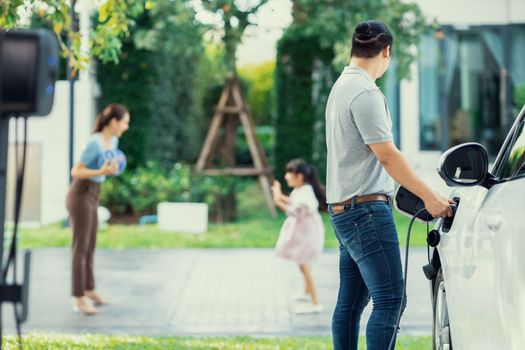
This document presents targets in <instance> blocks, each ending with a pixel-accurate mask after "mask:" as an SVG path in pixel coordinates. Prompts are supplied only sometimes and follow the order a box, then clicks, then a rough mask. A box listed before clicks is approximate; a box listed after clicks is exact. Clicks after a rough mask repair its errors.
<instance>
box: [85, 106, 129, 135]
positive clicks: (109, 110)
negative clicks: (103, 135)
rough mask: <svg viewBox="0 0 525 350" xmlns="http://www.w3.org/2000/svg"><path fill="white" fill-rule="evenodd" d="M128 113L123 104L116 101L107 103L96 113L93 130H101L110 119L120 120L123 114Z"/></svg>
mask: <svg viewBox="0 0 525 350" xmlns="http://www.w3.org/2000/svg"><path fill="white" fill-rule="evenodd" d="M128 113H129V111H128V109H127V108H126V106H124V105H121V104H118V103H112V104H109V105H107V106H106V108H104V109H103V110H102V112H100V113H99V114H98V115H97V119H95V127H94V129H93V132H101V131H102V130H104V128H105V127H106V126H108V125H109V123H111V120H113V119H117V120H122V118H124V116H125V115H126V114H128Z"/></svg>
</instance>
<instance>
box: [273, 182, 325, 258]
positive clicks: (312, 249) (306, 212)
mask: <svg viewBox="0 0 525 350" xmlns="http://www.w3.org/2000/svg"><path fill="white" fill-rule="evenodd" d="M318 208H319V202H318V201H317V198H316V197H315V193H314V190H313V188H312V186H311V185H308V184H305V185H303V186H301V187H299V188H296V189H294V190H293V191H292V193H291V194H290V198H289V203H288V207H287V208H286V215H287V216H288V217H287V218H286V221H285V222H284V224H283V227H282V228H281V232H280V233H279V239H278V240H277V245H276V247H275V249H276V254H277V256H279V257H281V258H284V259H288V260H292V261H295V262H297V263H298V264H310V263H312V262H314V261H316V260H317V259H318V258H319V255H320V254H321V252H322V251H323V246H324V234H325V233H324V225H323V221H322V219H321V215H319V211H318Z"/></svg>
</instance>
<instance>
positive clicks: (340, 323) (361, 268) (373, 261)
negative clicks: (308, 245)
mask: <svg viewBox="0 0 525 350" xmlns="http://www.w3.org/2000/svg"><path fill="white" fill-rule="evenodd" d="M328 212H329V213H330V220H331V222H332V225H333V227H334V230H335V234H336V236H337V239H338V240H339V254H340V256H339V279H340V282H339V283H340V284H339V294H338V297H337V304H336V307H335V311H334V315H333V318H332V335H333V343H334V350H357V343H358V338H359V321H360V319H361V314H362V313H363V309H364V308H365V306H366V305H367V304H368V301H369V299H370V298H371V299H372V303H373V309H372V315H371V316H370V319H369V321H368V325H367V327H366V346H367V350H387V349H388V345H389V344H390V340H391V338H392V335H393V334H394V333H395V332H396V331H397V330H396V329H395V324H396V321H397V316H398V313H399V308H400V306H401V304H402V303H403V272H402V267H401V255H400V251H399V241H398V238H397V231H396V227H395V224H394V218H393V216H392V207H391V206H390V204H388V203H387V202H381V201H372V202H365V203H360V204H349V205H347V206H346V207H345V211H344V212H342V213H339V214H334V212H333V207H332V206H329V207H328Z"/></svg>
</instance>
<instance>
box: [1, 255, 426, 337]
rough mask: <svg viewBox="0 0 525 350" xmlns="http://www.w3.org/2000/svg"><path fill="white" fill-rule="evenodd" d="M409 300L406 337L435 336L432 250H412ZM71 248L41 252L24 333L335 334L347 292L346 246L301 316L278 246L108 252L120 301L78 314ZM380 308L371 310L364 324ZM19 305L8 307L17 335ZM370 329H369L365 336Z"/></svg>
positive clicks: (294, 282)
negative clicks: (343, 272)
mask: <svg viewBox="0 0 525 350" xmlns="http://www.w3.org/2000/svg"><path fill="white" fill-rule="evenodd" d="M410 254H411V255H410V263H409V267H410V269H409V280H408V282H409V288H408V306H407V309H406V311H405V315H404V317H403V319H402V326H401V333H402V334H408V335H429V334H430V332H431V321H432V310H431V306H430V296H429V287H428V282H427V280H426V279H425V277H424V276H423V273H422V272H421V266H422V265H423V264H425V262H426V250H425V249H413V250H412V251H411V252H410ZM69 259H70V252H69V249H64V248H57V249H38V250H34V251H33V266H32V275H31V287H30V313H29V320H28V321H27V322H26V323H25V324H24V325H23V327H22V330H23V332H24V333H29V332H37V333H43V332H45V333H74V334H79V333H98V334H128V335H149V336H180V335H210V336H215V335H257V336H264V335H283V336H291V335H311V336H313V335H327V336H329V335H330V322H331V315H332V311H333V308H334V305H335V300H336V297H337V288H338V251H337V250H329V251H326V252H325V253H324V255H323V256H322V259H321V261H320V262H318V263H317V264H316V265H314V276H315V279H316V283H317V286H318V290H319V296H320V301H321V302H322V303H323V304H324V306H325V310H324V312H322V313H320V314H317V315H295V314H294V312H293V310H294V308H295V306H297V304H296V303H294V302H291V301H290V300H289V296H290V295H291V294H293V293H294V292H297V291H300V290H301V288H302V280H301V276H300V273H299V271H298V268H297V267H296V266H295V265H294V264H293V263H290V262H288V261H284V260H281V259H279V258H277V257H275V255H274V253H273V250H271V249H170V250H168V249H161V250H142V249H134V250H121V251H119V250H99V251H97V253H96V258H95V259H96V260H95V264H96V279H97V289H98V290H99V291H100V293H101V294H102V295H103V296H104V297H105V298H106V299H108V301H110V302H111V305H109V306H105V307H103V308H101V309H100V311H101V313H100V314H99V315H96V316H91V317H88V316H84V315H81V314H76V313H73V311H72V301H71V297H70V295H69V292H70V275H69V274H70V272H69V271H70V260H69ZM370 309H371V303H370V305H369V306H368V307H367V310H366V314H365V317H364V318H363V325H364V324H366V320H367V319H368V316H369V313H370ZM13 319H14V317H13V312H12V307H11V306H10V305H6V306H5V307H4V310H3V322H4V325H5V326H6V328H5V331H7V334H13V333H14V327H13ZM364 330H365V326H363V327H362V329H361V331H362V332H364Z"/></svg>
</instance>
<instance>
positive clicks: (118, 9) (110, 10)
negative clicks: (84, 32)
mask: <svg viewBox="0 0 525 350" xmlns="http://www.w3.org/2000/svg"><path fill="white" fill-rule="evenodd" d="M98 3H99V4H100V7H99V12H98V17H97V19H96V21H95V24H94V26H93V28H92V31H91V33H90V38H89V50H88V51H83V50H82V47H81V40H80V39H81V36H80V34H79V32H78V28H74V30H71V21H72V19H71V16H70V1H66V0H4V1H2V2H0V29H2V28H3V29H10V28H16V27H19V26H20V23H21V17H23V15H24V13H25V14H29V13H36V14H37V15H38V16H40V17H42V18H45V19H46V20H47V21H49V22H51V23H52V24H53V31H54V32H55V34H56V35H57V38H58V40H59V43H60V46H61V49H62V53H63V55H64V56H68V57H69V58H70V64H71V66H72V68H73V73H76V71H78V70H79V69H83V68H85V67H86V65H87V63H88V62H89V61H90V60H91V58H92V57H97V58H99V59H100V60H102V61H103V62H109V61H112V62H114V63H118V59H119V54H120V51H121V49H122V40H123V39H124V38H126V37H129V34H130V28H131V27H132V26H133V25H134V24H135V20H134V18H135V17H137V16H138V15H140V14H141V13H142V12H143V11H144V10H146V9H153V8H154V7H155V6H156V1H151V0H126V1H122V0H103V1H99V2H98ZM86 4H91V1H84V6H85V5H86ZM64 36H65V37H67V38H68V40H70V41H71V45H70V46H68V45H67V43H65V42H64V41H63V40H62V39H61V38H62V37H64Z"/></svg>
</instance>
